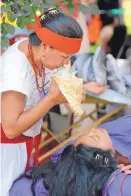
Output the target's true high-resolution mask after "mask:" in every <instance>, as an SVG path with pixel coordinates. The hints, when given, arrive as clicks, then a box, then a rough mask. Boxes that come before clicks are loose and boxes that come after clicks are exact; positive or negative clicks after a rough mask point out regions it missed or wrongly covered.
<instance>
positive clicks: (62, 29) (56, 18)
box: [29, 8, 83, 46]
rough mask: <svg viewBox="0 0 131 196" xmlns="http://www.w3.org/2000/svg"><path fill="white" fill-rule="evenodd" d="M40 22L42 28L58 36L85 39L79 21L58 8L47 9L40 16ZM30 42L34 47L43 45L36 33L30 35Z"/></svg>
mask: <svg viewBox="0 0 131 196" xmlns="http://www.w3.org/2000/svg"><path fill="white" fill-rule="evenodd" d="M40 22H41V25H42V27H46V28H48V29H50V30H51V31H53V32H54V33H56V34H58V35H62V36H64V37H69V38H81V37H83V32H82V29H81V27H80V25H79V24H78V23H77V21H76V20H75V19H73V18H72V17H70V16H68V15H66V14H64V13H62V12H60V11H59V10H58V9H56V8H54V9H51V10H49V9H45V10H44V11H43V13H42V14H41V16H40ZM29 42H30V43H31V44H32V45H34V46H38V45H40V43H41V41H40V39H39V38H38V36H37V35H36V33H35V32H33V33H31V34H30V35H29Z"/></svg>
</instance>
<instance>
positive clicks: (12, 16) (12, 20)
mask: <svg viewBox="0 0 131 196" xmlns="http://www.w3.org/2000/svg"><path fill="white" fill-rule="evenodd" d="M7 17H8V19H9V21H10V22H14V21H15V19H16V16H15V14H14V13H13V12H8V13H7Z"/></svg>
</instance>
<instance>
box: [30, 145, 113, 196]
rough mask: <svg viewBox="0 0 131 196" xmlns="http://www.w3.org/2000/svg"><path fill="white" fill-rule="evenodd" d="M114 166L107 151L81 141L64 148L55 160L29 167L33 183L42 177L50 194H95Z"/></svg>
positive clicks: (99, 190) (61, 195)
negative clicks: (31, 168) (75, 145)
mask: <svg viewBox="0 0 131 196" xmlns="http://www.w3.org/2000/svg"><path fill="white" fill-rule="evenodd" d="M115 169H116V162H115V159H114V158H113V156H112V153H111V152H110V151H103V150H101V149H97V148H91V147H88V146H85V145H83V144H80V145H78V146H77V147H74V146H73V145H70V146H68V147H66V148H65V150H64V152H63V153H62V154H61V155H60V156H59V158H58V160H57V163H46V164H42V165H39V166H37V167H35V168H33V170H32V176H31V178H32V179H33V184H32V191H33V195H34V196H35V191H34V184H35V182H36V180H37V179H38V178H39V177H43V178H44V181H43V185H44V187H45V188H46V189H47V190H48V191H49V196H98V195H101V189H102V187H103V186H104V184H105V183H106V182H107V181H108V179H109V177H110V175H111V174H112V173H113V172H114V170H115Z"/></svg>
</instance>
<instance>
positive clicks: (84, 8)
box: [79, 4, 88, 14]
mask: <svg viewBox="0 0 131 196" xmlns="http://www.w3.org/2000/svg"><path fill="white" fill-rule="evenodd" d="M79 10H80V11H81V12H82V13H83V14H86V13H87V12H88V7H87V6H85V5H82V4H79Z"/></svg>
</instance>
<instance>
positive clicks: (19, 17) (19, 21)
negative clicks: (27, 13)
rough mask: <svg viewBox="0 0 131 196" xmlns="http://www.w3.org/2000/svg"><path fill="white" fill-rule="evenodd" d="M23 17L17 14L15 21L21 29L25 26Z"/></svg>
mask: <svg viewBox="0 0 131 196" xmlns="http://www.w3.org/2000/svg"><path fill="white" fill-rule="evenodd" d="M23 18H24V17H23V16H18V18H17V21H16V23H17V26H18V27H20V28H22V29H23V28H24V27H25V26H26V25H25V23H24V20H23Z"/></svg>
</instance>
